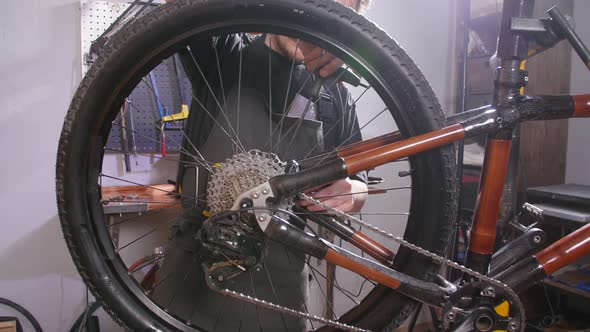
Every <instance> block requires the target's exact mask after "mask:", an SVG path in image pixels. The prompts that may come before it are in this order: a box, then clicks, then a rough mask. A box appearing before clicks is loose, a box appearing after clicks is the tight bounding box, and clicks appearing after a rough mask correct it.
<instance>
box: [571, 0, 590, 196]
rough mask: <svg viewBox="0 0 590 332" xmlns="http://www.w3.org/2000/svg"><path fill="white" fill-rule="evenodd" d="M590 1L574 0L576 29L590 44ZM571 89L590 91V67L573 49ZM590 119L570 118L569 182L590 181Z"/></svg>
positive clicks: (586, 183)
mask: <svg viewBox="0 0 590 332" xmlns="http://www.w3.org/2000/svg"><path fill="white" fill-rule="evenodd" d="M588 13H590V1H587V0H575V1H574V20H575V21H576V31H577V32H578V34H579V35H580V37H581V38H582V40H583V41H584V43H585V44H586V46H588V45H590V21H589V20H588ZM571 93H572V94H587V93H590V71H588V69H587V68H586V67H585V66H584V64H583V63H582V61H581V60H580V58H579V57H578V56H577V55H576V54H575V52H572V76H571ZM589 133H590V119H573V120H569V132H568V144H567V163H566V173H565V181H566V183H577V184H584V185H590V134H589Z"/></svg>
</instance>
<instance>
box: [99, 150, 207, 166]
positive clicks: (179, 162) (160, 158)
mask: <svg viewBox="0 0 590 332" xmlns="http://www.w3.org/2000/svg"><path fill="white" fill-rule="evenodd" d="M104 150H105V151H111V152H117V153H123V152H124V151H123V150H117V149H111V148H105V149H104ZM136 155H138V156H142V157H147V158H154V159H158V160H162V161H167V162H171V163H175V164H183V165H188V166H203V165H202V164H201V163H193V162H190V161H183V160H179V159H172V158H166V157H158V156H156V155H154V154H148V153H136Z"/></svg>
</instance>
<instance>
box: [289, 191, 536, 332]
mask: <svg viewBox="0 0 590 332" xmlns="http://www.w3.org/2000/svg"><path fill="white" fill-rule="evenodd" d="M299 196H300V198H302V199H304V200H306V201H308V202H310V203H312V204H314V205H317V206H319V207H321V208H323V209H324V210H326V211H330V212H333V213H334V214H335V215H337V216H338V217H340V218H343V219H344V220H347V221H350V222H352V223H355V224H357V225H360V226H362V227H365V228H367V229H369V230H370V231H372V232H374V233H377V234H380V235H381V236H383V237H385V238H387V239H389V240H392V241H394V242H396V243H398V244H399V245H401V246H404V247H406V248H408V249H410V250H412V251H414V252H417V253H419V254H421V255H423V256H426V257H428V258H430V259H431V260H433V261H434V262H437V263H440V264H441V265H442V266H445V265H446V266H450V267H452V268H454V269H456V270H459V271H461V272H464V273H466V274H468V275H470V276H472V277H474V278H476V279H479V280H482V281H485V282H488V283H490V284H493V285H495V286H497V287H500V288H502V289H503V290H505V291H506V292H507V293H508V294H510V295H511V296H512V297H513V298H514V301H515V302H516V305H517V307H518V310H519V312H520V322H519V323H520V332H524V328H525V325H526V324H525V323H524V322H525V321H526V317H525V311H524V306H523V304H522V302H521V301H520V298H519V297H518V295H517V294H516V293H515V292H514V291H513V290H512V288H510V287H508V286H507V285H505V284H504V283H502V282H501V281H499V280H496V279H493V278H490V277H488V276H485V275H483V274H481V273H479V272H476V271H473V270H471V269H470V268H468V267H465V266H463V265H461V264H458V263H456V262H453V261H451V260H449V259H446V258H444V257H442V256H439V255H437V254H435V253H433V252H430V251H428V250H426V249H423V248H421V247H419V246H417V245H415V244H412V243H410V242H408V241H406V240H404V239H402V238H400V237H397V236H395V235H393V234H391V233H387V232H386V231H384V230H382V229H380V228H379V227H376V226H373V225H371V224H368V223H366V222H364V221H362V220H360V219H358V218H356V217H354V216H351V215H349V214H346V213H344V212H342V211H339V210H337V209H334V208H332V207H330V206H328V205H326V204H323V203H322V202H320V201H319V200H317V199H314V198H312V197H310V196H307V195H305V194H299ZM509 331H516V328H513V329H509Z"/></svg>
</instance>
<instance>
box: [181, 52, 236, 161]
mask: <svg viewBox="0 0 590 332" xmlns="http://www.w3.org/2000/svg"><path fill="white" fill-rule="evenodd" d="M186 48H187V50H188V51H189V53H190V56H191V59H192V60H193V62H194V64H195V67H196V68H197V70H198V71H199V73H200V74H201V77H202V78H203V80H204V82H205V85H206V86H207V88H208V89H209V93H210V94H211V97H213V100H214V101H215V103H216V104H217V107H219V110H220V111H221V115H223V117H224V118H225V121H226V122H227V125H228V126H229V128H228V129H229V130H230V131H231V132H232V134H233V135H235V136H236V139H237V143H236V142H235V141H234V140H233V139H232V141H233V142H234V144H237V147H238V148H240V149H241V150H242V152H246V150H245V149H244V146H243V145H242V143H241V141H240V137H239V136H238V134H237V133H236V131H235V130H234V127H233V126H232V124H231V121H229V117H228V115H227V114H226V113H227V112H226V110H225V109H224V107H223V106H222V105H221V103H220V102H219V99H217V96H216V94H215V93H214V91H213V88H212V87H211V84H210V83H209V80H208V79H207V77H205V73H204V72H203V70H202V69H201V66H200V65H199V63H198V62H197V58H196V57H195V55H194V53H193V51H192V49H191V47H190V46H187V47H186ZM193 97H194V94H193ZM199 104H201V105H202V103H200V102H199ZM226 106H227V105H226ZM228 136H229V137H230V138H231V135H229V134H228Z"/></svg>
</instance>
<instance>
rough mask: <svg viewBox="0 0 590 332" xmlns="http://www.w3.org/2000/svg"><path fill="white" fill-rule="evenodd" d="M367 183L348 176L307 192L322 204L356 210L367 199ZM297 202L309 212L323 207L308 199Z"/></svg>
mask: <svg viewBox="0 0 590 332" xmlns="http://www.w3.org/2000/svg"><path fill="white" fill-rule="evenodd" d="M367 190H368V188H367V185H366V184H365V183H364V182H362V181H358V180H352V179H349V178H346V179H343V180H338V181H336V182H333V183H332V184H330V185H328V186H326V187H323V188H321V189H319V190H318V191H316V192H313V193H311V194H309V195H310V196H311V197H313V198H315V199H317V200H319V201H320V202H322V203H323V204H326V205H328V206H329V207H331V208H334V209H337V210H340V211H342V212H358V211H360V210H361V209H362V207H363V205H364V204H365V201H366V199H367ZM299 204H300V205H301V206H303V207H305V208H307V210H308V211H309V212H320V211H323V210H324V209H323V208H322V207H320V206H317V205H314V204H313V203H311V202H308V201H305V200H303V201H300V202H299Z"/></svg>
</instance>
